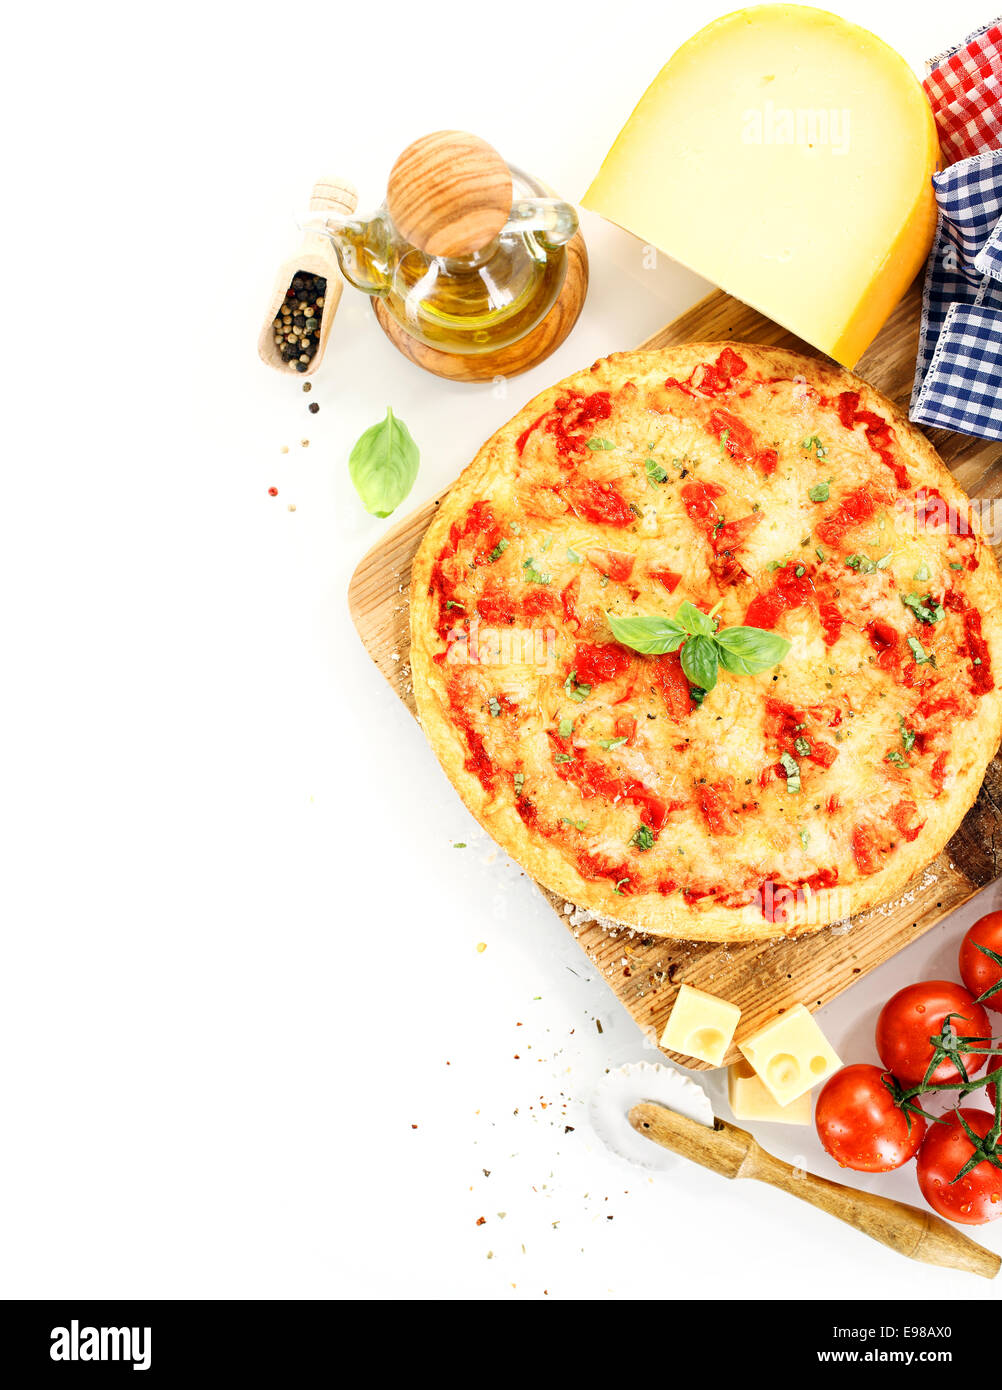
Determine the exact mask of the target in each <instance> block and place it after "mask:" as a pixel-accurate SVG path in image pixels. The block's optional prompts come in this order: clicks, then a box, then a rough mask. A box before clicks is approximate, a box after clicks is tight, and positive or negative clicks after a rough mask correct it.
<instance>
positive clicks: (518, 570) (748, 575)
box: [411, 343, 1002, 941]
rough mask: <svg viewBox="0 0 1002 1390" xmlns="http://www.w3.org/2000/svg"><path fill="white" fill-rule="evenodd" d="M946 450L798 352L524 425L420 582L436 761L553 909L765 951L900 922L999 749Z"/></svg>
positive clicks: (550, 400) (574, 405)
mask: <svg viewBox="0 0 1002 1390" xmlns="http://www.w3.org/2000/svg"><path fill="white" fill-rule="evenodd" d="M977 520H978V518H977V516H975V515H972V510H971V504H970V503H969V502H968V501H967V499H966V498H965V496H964V494H963V492H962V491H961V489H960V488H959V487H958V486H957V484H956V483H955V482H954V480H953V478H952V477H951V475H950V474H949V473H948V472H947V470H946V468H945V467H944V466H943V464H942V462H941V461H940V459H939V458H938V457H937V455H936V453H935V451H934V450H933V449H932V447H931V446H930V445H929V443H928V442H927V441H926V440H925V439H924V437H923V436H921V435H920V434H919V433H918V432H917V431H916V430H914V429H912V427H911V426H910V425H909V424H908V421H907V420H906V419H905V418H904V417H903V416H902V415H901V414H900V413H899V412H898V411H897V410H896V409H895V408H894V407H893V406H892V405H891V404H890V402H889V401H887V400H885V399H884V398H883V397H882V396H880V395H878V394H877V393H876V392H875V391H873V390H872V389H870V388H869V387H868V386H867V385H866V384H865V383H864V382H862V381H860V380H858V379H857V378H855V377H853V376H851V375H850V374H849V373H846V372H843V371H841V370H840V369H838V368H836V367H834V366H832V365H830V364H827V363H822V362H818V361H813V360H810V359H807V358H804V357H799V356H797V355H796V354H794V353H791V352H786V351H783V350H779V349H767V348H757V347H748V346H745V345H743V344H721V343H712V344H708V343H700V344H694V345H691V346H687V347H683V348H674V349H670V350H667V351H662V352H648V353H643V352H638V353H625V354H619V355H616V356H613V357H610V358H607V359H605V360H604V361H600V362H598V363H596V365H595V366H594V367H592V368H591V370H590V371H586V372H581V373H579V374H578V375H576V376H572V377H570V378H568V379H567V380H566V381H564V382H562V383H561V384H560V385H559V386H556V387H553V388H552V389H551V390H549V391H545V392H543V393H542V395H540V396H537V397H536V399H535V400H533V401H532V402H530V404H529V405H527V406H526V407H525V409H524V410H522V411H521V412H520V413H519V414H518V415H516V416H515V418H514V419H513V420H512V421H511V422H510V423H509V424H507V425H505V426H504V427H503V428H502V429H500V430H499V431H498V432H497V433H496V434H495V435H494V436H493V438H492V439H490V440H489V441H488V442H487V443H486V444H485V445H484V447H483V448H482V449H481V451H480V453H479V454H478V455H477V457H476V458H475V459H474V461H473V463H472V464H471V465H470V466H469V468H467V469H466V471H465V472H464V473H463V475H462V477H461V478H460V479H459V481H458V482H457V484H456V486H455V487H454V488H453V489H452V491H451V492H450V493H449V495H448V497H447V498H446V500H445V501H444V502H443V504H442V506H441V509H440V511H439V512H438V514H437V516H436V517H435V520H434V522H433V524H432V525H431V527H430V528H429V530H428V533H427V535H426V536H425V539H424V541H423V542H422V545H421V548H420V550H419V552H418V554H417V557H416V559H415V563H414V570H413V579H412V588H411V635H412V648H411V662H412V668H413V676H414V689H415V694H416V696H417V702H418V709H419V713H420V716H421V721H422V724H423V726H424V729H425V732H426V734H427V736H428V738H429V740H430V741H431V744H432V747H433V748H434V750H435V752H436V753H437V755H438V757H439V759H440V760H441V762H442V764H443V766H444V768H445V770H446V772H447V773H448V775H449V777H450V778H451V780H452V782H453V783H454V784H455V786H456V788H457V789H458V791H459V793H460V795H461V796H462V798H463V800H464V801H465V802H466V804H467V806H468V807H469V808H470V810H471V811H472V812H473V814H474V815H475V816H476V817H477V819H478V820H479V821H480V823H481V824H482V825H483V826H484V827H485V828H486V829H487V830H488V831H489V832H490V834H491V835H492V836H493V837H494V838H495V839H496V840H497V841H498V842H499V843H500V844H501V845H502V846H503V847H504V848H505V849H506V850H507V851H508V852H509V853H510V854H512V855H513V856H514V858H515V859H516V860H517V861H518V862H519V863H520V864H521V865H523V867H524V868H525V869H526V870H527V871H528V872H529V873H530V874H532V876H533V877H534V878H536V879H537V880H538V881H539V882H540V883H541V884H543V885H545V886H546V887H547V888H550V889H552V890H553V891H555V892H557V893H559V894H562V895H563V896H564V897H566V898H567V899H569V900H571V901H573V902H574V903H576V904H578V905H579V906H582V907H585V908H588V909H590V910H591V911H593V912H595V913H598V914H601V915H603V916H607V917H610V918H613V919H615V920H618V921H621V922H625V923H627V924H629V925H631V926H634V927H636V928H638V929H641V930H643V931H646V932H651V933H654V934H658V935H664V936H674V937H683V938H690V939H695V940H734V941H737V940H753V939H755V938H760V937H769V936H776V935H780V934H787V933H792V932H797V931H804V930H812V929H814V928H817V927H819V926H822V925H825V924H826V923H828V922H831V921H833V920H836V919H840V918H843V917H845V916H847V915H849V914H850V913H854V912H858V911H860V910H861V909H863V908H866V907H869V906H871V905H873V904H875V903H878V902H881V901H883V900H885V899H887V898H888V897H890V896H891V895H892V894H893V893H895V892H896V891H897V890H899V889H900V888H901V887H902V886H903V885H904V884H905V883H906V882H907V881H908V880H909V879H910V878H912V877H913V876H914V875H915V874H916V873H917V872H918V871H919V870H920V869H921V868H922V867H923V866H924V865H926V864H928V863H929V861H930V860H932V859H933V858H934V857H935V856H936V854H937V853H938V852H939V851H940V850H941V849H942V847H943V845H944V844H945V843H946V841H947V840H948V839H949V837H950V836H951V835H952V834H953V832H954V830H955V829H956V827H957V825H958V823H959V821H960V820H961V818H962V816H963V815H964V813H965V811H966V810H967V809H968V807H969V806H970V805H971V804H972V802H973V801H974V799H975V797H976V795H977V791H978V788H979V786H980V784H981V780H982V777H983V775H984V771H985V767H986V765H987V763H988V762H989V760H990V759H991V757H992V756H993V755H994V753H995V751H996V749H997V747H998V743H999V738H1000V733H1002V686H1000V683H999V680H1000V672H1002V617H1000V612H1002V609H1000V602H999V600H1000V588H1002V581H1000V576H999V570H998V566H997V564H996V561H995V558H994V556H993V554H992V551H991V549H990V548H989V546H988V544H987V542H986V540H985V539H984V538H983V537H982V535H981V534H980V529H979V527H978V526H977Z"/></svg>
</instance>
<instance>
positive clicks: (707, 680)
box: [682, 637, 717, 690]
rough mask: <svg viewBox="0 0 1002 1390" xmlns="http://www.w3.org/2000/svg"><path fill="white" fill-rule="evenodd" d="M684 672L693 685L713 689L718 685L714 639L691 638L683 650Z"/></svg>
mask: <svg viewBox="0 0 1002 1390" xmlns="http://www.w3.org/2000/svg"><path fill="white" fill-rule="evenodd" d="M682 670H683V671H684V672H685V674H686V676H687V677H688V678H689V680H691V681H692V683H693V685H698V686H701V687H702V689H703V690H712V689H713V687H714V686H715V685H716V683H717V644H716V642H715V641H714V639H713V638H712V637H690V639H689V641H688V642H686V644H685V646H684V647H683V648H682Z"/></svg>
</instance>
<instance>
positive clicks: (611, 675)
mask: <svg viewBox="0 0 1002 1390" xmlns="http://www.w3.org/2000/svg"><path fill="white" fill-rule="evenodd" d="M635 660H636V658H635V656H634V654H633V652H631V651H630V650H629V648H628V647H621V646H620V645H619V643H618V642H601V643H596V642H579V643H578V644H577V646H576V647H575V649H574V660H573V661H572V662H571V667H570V669H571V670H572V671H573V672H574V673H575V678H576V680H577V681H578V683H579V684H580V685H602V684H603V682H605V681H613V680H615V679H616V678H617V676H621V675H622V674H623V672H624V671H628V670H629V669H630V667H631V666H632V665H633V663H634V661H635Z"/></svg>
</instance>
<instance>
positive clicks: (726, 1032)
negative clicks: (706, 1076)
mask: <svg viewBox="0 0 1002 1390" xmlns="http://www.w3.org/2000/svg"><path fill="white" fill-rule="evenodd" d="M740 1017H741V1010H740V1009H739V1008H738V1007H737V1005H736V1004H728V1002H727V1000H726V999H718V998H717V996H716V995H715V994H706V993H704V991H703V990H701V989H693V987H692V985H683V986H682V987H681V989H680V990H679V992H678V996H677V998H676V1000H675V1003H674V1004H673V1005H672V1011H671V1013H670V1014H669V1016H668V1023H667V1025H666V1027H665V1031H664V1033H663V1034H662V1035H661V1046H662V1047H666V1048H668V1050H669V1051H670V1052H680V1053H682V1055H683V1056H684V1057H695V1058H696V1059H697V1061H700V1062H708V1063H709V1065H710V1066H711V1067H719V1066H721V1065H722V1064H723V1060H724V1055H725V1053H726V1052H727V1049H728V1048H729V1047H730V1045H731V1038H733V1036H734V1030H735V1028H736V1027H737V1026H738V1019H739V1018H740Z"/></svg>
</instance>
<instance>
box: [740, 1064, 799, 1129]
mask: <svg viewBox="0 0 1002 1390" xmlns="http://www.w3.org/2000/svg"><path fill="white" fill-rule="evenodd" d="M727 1099H728V1101H729V1102H730V1106H731V1110H732V1111H733V1112H734V1118H735V1119H736V1120H771V1121H772V1122H773V1123H775V1124H783V1125H809V1124H810V1123H811V1095H810V1092H809V1091H805V1092H804V1094H803V1095H802V1096H800V1097H799V1098H798V1099H797V1100H791V1101H790V1104H789V1105H777V1104H776V1102H775V1101H774V1100H773V1098H772V1096H771V1095H770V1094H769V1092H768V1091H767V1090H766V1089H765V1087H764V1086H763V1084H762V1082H761V1081H760V1080H759V1078H758V1077H757V1076H756V1075H755V1069H754V1067H752V1065H751V1064H750V1063H749V1062H746V1061H745V1060H744V1059H743V1058H742V1060H741V1061H740V1062H733V1063H732V1064H731V1065H730V1066H729V1067H728V1068H727Z"/></svg>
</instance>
